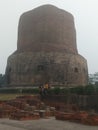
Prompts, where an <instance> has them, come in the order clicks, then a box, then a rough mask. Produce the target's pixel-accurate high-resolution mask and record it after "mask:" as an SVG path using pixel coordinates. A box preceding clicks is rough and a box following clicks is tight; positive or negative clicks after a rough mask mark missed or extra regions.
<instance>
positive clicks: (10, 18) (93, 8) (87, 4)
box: [0, 0, 98, 74]
mask: <svg viewBox="0 0 98 130" xmlns="http://www.w3.org/2000/svg"><path fill="white" fill-rule="evenodd" d="M43 4H53V5H55V6H57V7H59V8H62V9H64V10H66V11H68V12H70V13H72V14H73V15H74V19H75V26H76V33H77V47H78V52H79V53H80V54H81V55H82V56H84V57H85V58H86V59H87V62H88V70H89V73H95V72H98V0H0V73H3V74H4V73H5V68H6V63H7V58H8V56H9V55H10V54H12V53H13V52H14V51H15V50H16V48H17V31H18V30H17V27H18V21H19V17H20V15H21V14H22V13H23V12H25V11H28V10H31V9H33V8H35V7H37V6H40V5H43Z"/></svg>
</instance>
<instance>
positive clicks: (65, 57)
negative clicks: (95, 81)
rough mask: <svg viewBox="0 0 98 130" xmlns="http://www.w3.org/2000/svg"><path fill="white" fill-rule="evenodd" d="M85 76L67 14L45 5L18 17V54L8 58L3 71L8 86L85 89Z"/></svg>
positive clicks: (73, 30)
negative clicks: (82, 87)
mask: <svg viewBox="0 0 98 130" xmlns="http://www.w3.org/2000/svg"><path fill="white" fill-rule="evenodd" d="M87 75H88V71H87V62H86V60H85V58H83V57H82V56H81V55H79V54H78V52H77V47H76V32H75V26H74V18H73V16H72V15H71V14H70V13H68V12H66V11H64V10H61V9H58V8H57V7H54V6H51V5H44V6H41V7H38V8H36V9H34V10H31V11H29V12H26V13H24V14H23V15H22V16H21V17H20V21H19V28H18V43H17V51H16V52H15V53H13V54H12V55H11V56H9V58H8V63H7V68H6V76H7V81H8V84H9V85H10V86H23V85H25V86H31V85H39V84H43V83H45V82H47V83H50V84H51V85H65V86H68V85H69V86H78V85H86V84H87V80H88V78H87Z"/></svg>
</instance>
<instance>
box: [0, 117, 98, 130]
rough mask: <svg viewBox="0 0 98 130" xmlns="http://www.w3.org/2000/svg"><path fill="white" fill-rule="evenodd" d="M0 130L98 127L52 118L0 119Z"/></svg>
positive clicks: (60, 129) (93, 129) (57, 129)
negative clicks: (27, 119) (28, 119)
mask: <svg viewBox="0 0 98 130" xmlns="http://www.w3.org/2000/svg"><path fill="white" fill-rule="evenodd" d="M0 130H98V126H86V125H82V124H77V123H73V122H68V121H58V120H55V119H54V118H50V119H40V120H31V121H16V120H9V119H0Z"/></svg>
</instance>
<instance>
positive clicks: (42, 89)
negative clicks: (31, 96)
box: [39, 83, 50, 98]
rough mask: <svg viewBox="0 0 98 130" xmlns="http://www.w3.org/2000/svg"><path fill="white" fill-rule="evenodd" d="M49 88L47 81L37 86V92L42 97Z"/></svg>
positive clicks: (46, 93)
mask: <svg viewBox="0 0 98 130" xmlns="http://www.w3.org/2000/svg"><path fill="white" fill-rule="evenodd" d="M49 88H50V87H49V84H48V83H45V84H43V85H40V86H39V93H40V96H41V97H42V98H43V97H45V96H46V95H48V90H49Z"/></svg>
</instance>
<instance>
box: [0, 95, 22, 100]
mask: <svg viewBox="0 0 98 130" xmlns="http://www.w3.org/2000/svg"><path fill="white" fill-rule="evenodd" d="M23 95H24V94H23ZM17 96H22V94H0V100H2V101H3V100H10V99H15V98H16V97H17Z"/></svg>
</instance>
